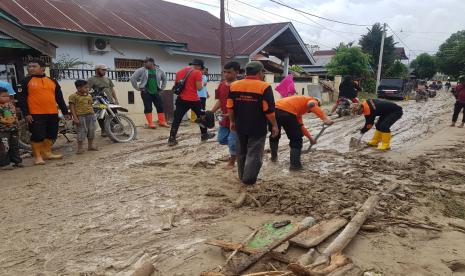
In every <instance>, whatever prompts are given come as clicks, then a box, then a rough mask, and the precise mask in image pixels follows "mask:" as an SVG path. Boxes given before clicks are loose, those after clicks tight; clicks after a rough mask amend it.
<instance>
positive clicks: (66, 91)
mask: <svg viewBox="0 0 465 276" xmlns="http://www.w3.org/2000/svg"><path fill="white" fill-rule="evenodd" d="M267 80H268V81H269V80H271V82H269V83H271V86H272V87H273V91H274V97H275V99H280V98H281V96H280V94H279V93H278V92H276V90H275V88H276V86H277V85H278V84H277V83H272V82H273V79H270V78H267ZM113 83H114V84H115V90H116V94H117V96H118V100H119V103H120V105H122V106H124V107H125V108H127V109H128V110H129V114H130V115H131V118H132V119H133V120H134V121H135V123H136V124H137V125H143V124H144V123H145V117H144V112H143V111H144V105H143V103H142V99H141V97H140V94H139V93H140V92H138V91H136V90H134V88H132V86H131V83H130V82H113ZM218 84H219V82H209V83H208V84H207V89H208V93H209V94H210V98H208V99H207V109H209V108H211V107H213V105H214V104H215V89H216V88H217V87H218ZM60 85H61V88H62V91H63V95H64V97H65V101H66V102H68V98H69V96H70V95H71V94H73V93H74V92H76V88H75V87H74V80H61V81H60ZM173 85H174V82H172V81H169V82H168V83H167V85H166V87H167V88H168V89H169V88H171V87H173ZM307 85H308V83H296V84H295V88H296V91H297V93H298V94H299V95H301V93H302V88H303V89H304V94H305V95H308V91H307ZM128 91H134V104H129V103H128ZM322 100H323V102H328V101H329V97H327V95H326V94H323V99H322Z"/></svg>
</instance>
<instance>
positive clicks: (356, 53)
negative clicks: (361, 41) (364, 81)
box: [326, 45, 370, 77]
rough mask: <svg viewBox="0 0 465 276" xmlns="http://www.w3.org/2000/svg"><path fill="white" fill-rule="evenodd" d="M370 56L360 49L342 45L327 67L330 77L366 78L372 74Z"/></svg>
mask: <svg viewBox="0 0 465 276" xmlns="http://www.w3.org/2000/svg"><path fill="white" fill-rule="evenodd" d="M369 68H370V56H369V55H368V54H365V53H364V52H363V51H362V49H360V48H358V47H348V46H345V45H340V46H339V47H338V48H337V50H336V55H335V56H334V57H333V58H332V59H331V61H330V62H329V63H328V64H327V65H326V69H328V72H329V74H330V75H333V76H335V75H351V76H354V77H364V76H366V75H368V74H369V73H370V69H369Z"/></svg>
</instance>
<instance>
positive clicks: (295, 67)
mask: <svg viewBox="0 0 465 276" xmlns="http://www.w3.org/2000/svg"><path fill="white" fill-rule="evenodd" d="M289 70H292V71H294V72H297V73H303V72H305V71H304V69H303V68H302V67H300V66H299V65H297V64H294V65H292V66H290V67H289Z"/></svg>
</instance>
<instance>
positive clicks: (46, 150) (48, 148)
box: [42, 139, 63, 160]
mask: <svg viewBox="0 0 465 276" xmlns="http://www.w3.org/2000/svg"><path fill="white" fill-rule="evenodd" d="M52 145H53V141H52V140H50V139H45V140H44V142H43V146H42V153H43V155H44V158H45V159H48V160H53V159H61V158H63V155H61V154H53V153H52Z"/></svg>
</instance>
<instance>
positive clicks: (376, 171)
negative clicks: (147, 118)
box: [0, 93, 465, 276]
mask: <svg viewBox="0 0 465 276" xmlns="http://www.w3.org/2000/svg"><path fill="white" fill-rule="evenodd" d="M400 104H401V105H402V106H403V107H404V116H403V118H402V119H401V120H400V121H399V122H398V123H397V124H396V125H395V126H394V127H393V133H394V137H393V143H392V148H393V150H392V152H391V153H386V154H385V153H380V152H378V151H377V150H375V149H370V148H365V149H362V150H360V151H356V152H354V151H349V147H348V145H349V140H350V137H351V136H353V135H355V134H357V129H359V128H361V127H362V125H363V118H351V117H348V118H342V119H337V120H336V121H338V122H337V123H336V124H335V125H334V126H331V127H330V128H328V129H327V131H326V132H325V133H324V135H323V136H322V137H321V140H320V141H319V143H318V145H317V146H316V147H315V151H312V152H311V153H309V154H306V155H304V156H303V163H304V167H305V168H304V170H303V171H301V172H297V173H295V172H289V170H288V166H289V161H288V160H289V156H288V155H289V150H288V146H287V143H288V141H287V140H286V139H285V138H283V139H282V141H281V145H280V153H279V162H277V163H271V162H270V160H269V156H268V155H267V156H265V158H264V165H263V168H262V171H261V174H260V176H259V178H260V179H259V181H258V183H257V185H255V186H254V187H251V188H249V193H250V194H251V195H253V196H254V197H255V198H256V199H257V200H258V201H259V202H260V204H261V207H256V206H255V204H254V203H253V202H252V201H250V202H249V201H246V205H245V206H244V207H242V208H240V209H236V208H234V206H233V201H234V200H235V198H236V197H237V196H238V193H239V189H240V184H239V182H238V180H237V176H236V173H237V172H236V171H235V170H233V171H227V170H224V169H223V167H224V165H225V162H224V160H225V158H226V157H227V154H228V153H227V148H226V147H223V146H220V145H218V144H217V143H216V141H209V142H206V143H201V142H200V133H199V130H198V128H197V127H195V126H182V127H181V133H180V137H179V139H180V143H179V145H177V146H175V147H173V148H170V147H168V146H167V145H166V140H167V137H168V131H169V130H167V129H156V130H148V129H141V131H140V138H139V140H137V141H135V142H134V143H131V144H124V145H123V144H111V143H110V142H109V141H107V140H105V139H99V140H98V144H99V146H100V149H101V150H100V151H99V152H96V153H86V154H84V155H81V156H76V155H75V154H74V153H73V152H72V151H73V149H72V146H71V145H69V144H66V143H64V142H63V141H60V142H59V145H58V146H59V149H60V150H61V151H62V152H63V153H65V154H66V156H65V159H64V160H62V161H53V162H49V163H48V164H47V165H46V166H43V167H33V166H29V167H27V168H24V169H21V170H15V171H8V172H3V171H2V172H0V174H1V175H0V177H1V179H2V180H1V186H2V189H1V192H0V217H1V219H2V224H1V226H0V275H130V273H131V272H132V271H134V268H135V267H136V266H137V264H138V263H139V262H140V261H141V259H150V260H152V262H153V263H154V264H155V266H156V268H157V272H156V273H155V274H156V275H167V276H169V275H177V276H181V275H186V276H188V275H189V276H190V275H199V274H200V272H201V271H206V270H209V269H213V268H215V267H217V266H218V265H222V264H223V263H224V260H225V259H224V257H223V255H222V253H221V250H219V249H218V248H214V247H212V246H209V245H206V244H205V241H207V240H209V239H226V240H232V241H237V242H239V241H241V240H243V239H244V238H245V237H246V236H247V235H248V234H250V232H251V231H252V230H251V228H256V227H258V226H259V225H261V224H262V223H264V222H265V221H268V220H282V219H292V220H293V221H299V220H300V219H301V218H302V217H303V216H308V215H310V216H313V217H315V218H316V219H317V220H322V219H328V218H334V217H336V216H343V217H347V218H350V217H351V216H353V214H354V213H355V212H356V210H357V209H358V207H360V206H361V204H363V202H364V201H365V200H366V198H367V197H368V196H369V195H371V194H373V193H379V192H381V191H383V190H384V189H385V188H386V187H388V186H389V185H391V184H392V183H399V184H400V188H399V189H398V190H396V192H395V193H393V194H392V195H389V196H383V198H382V201H381V202H380V204H379V206H378V207H377V208H376V211H375V213H374V214H373V216H371V217H370V220H369V222H368V223H369V224H371V225H373V226H376V227H374V229H376V230H375V232H370V233H368V232H364V231H363V232H361V234H360V235H358V236H357V238H356V239H355V240H354V241H353V242H352V243H351V245H350V246H349V247H348V248H347V249H346V251H345V253H346V254H347V255H348V256H349V257H350V258H352V260H353V261H354V263H355V264H356V266H357V267H359V268H360V270H361V271H367V270H371V271H377V272H382V273H384V275H452V273H453V272H454V271H453V270H452V269H450V268H449V266H448V265H447V264H446V262H449V261H453V260H457V259H465V248H464V247H463V246H461V244H463V242H464V241H465V234H464V233H463V231H465V230H463V231H462V232H461V231H460V230H457V229H460V228H457V226H454V227H452V226H451V225H450V223H453V224H454V225H462V224H464V225H465V222H464V219H465V213H464V212H465V209H464V206H465V205H464V204H465V201H464V200H463V196H464V195H465V185H464V183H465V182H464V180H465V179H464V178H465V170H464V169H465V163H464V162H463V161H464V159H463V156H464V154H465V149H464V148H463V147H462V144H463V138H461V137H463V136H462V134H461V132H460V131H465V130H460V129H457V128H455V129H450V128H448V127H447V124H448V122H449V114H450V112H451V108H452V105H453V99H451V98H450V95H447V94H445V93H444V94H439V95H438V97H437V98H435V99H433V100H430V101H429V102H427V103H415V102H413V101H408V102H401V103H400ZM306 124H307V125H309V126H310V129H311V130H312V131H313V132H315V133H316V132H317V131H318V130H319V127H320V124H321V123H320V121H319V120H318V119H315V118H309V119H308V120H307V121H306ZM448 132H450V133H448ZM439 134H440V135H439ZM369 135H371V133H369V134H368V135H366V136H369ZM437 135H439V136H437ZM283 137H284V136H283ZM364 138H365V139H368V137H364ZM439 140H440V141H445V142H444V144H446V145H447V146H442V147H441V148H437V147H435V146H433V144H434V143H435V142H436V141H439ZM407 153H408V154H410V155H413V156H414V157H411V158H410V157H408V158H405V156H407ZM26 163H27V164H29V165H30V163H31V160H26ZM392 218H397V220H398V219H399V218H402V219H404V220H405V219H406V220H408V221H404V223H401V224H394V223H393V222H392V221H393V220H392ZM409 221H410V222H409ZM412 221H413V222H415V223H412ZM418 224H421V225H423V226H425V225H426V226H429V227H430V228H431V227H432V228H434V229H440V231H432V230H427V229H419V228H417V227H413V226H412V225H417V226H418ZM399 225H400V226H399ZM464 229H465V226H464ZM320 249H321V248H320ZM274 265H275V266H276V267H280V264H279V263H274ZM281 265H282V264H281ZM261 268H263V267H261ZM254 269H255V270H258V269H259V268H258V267H256V268H254ZM405 273H407V274H405ZM454 275H456V274H454ZM457 275H458V274H457Z"/></svg>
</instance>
